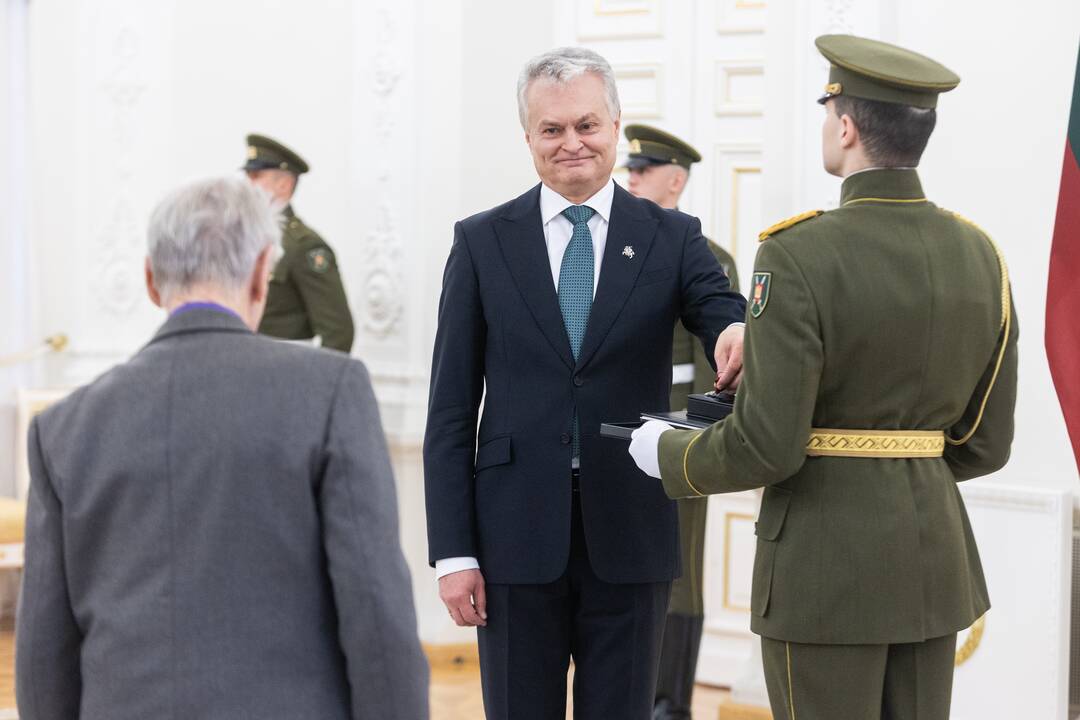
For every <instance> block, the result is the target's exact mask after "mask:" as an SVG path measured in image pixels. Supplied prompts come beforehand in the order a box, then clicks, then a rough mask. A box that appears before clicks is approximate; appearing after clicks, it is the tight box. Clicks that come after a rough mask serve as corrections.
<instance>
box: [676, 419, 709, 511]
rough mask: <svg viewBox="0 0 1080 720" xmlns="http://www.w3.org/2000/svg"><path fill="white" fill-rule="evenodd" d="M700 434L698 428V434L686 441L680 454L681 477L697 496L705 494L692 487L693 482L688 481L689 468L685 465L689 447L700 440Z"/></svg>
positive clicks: (688, 456)
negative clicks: (681, 454) (684, 448)
mask: <svg viewBox="0 0 1080 720" xmlns="http://www.w3.org/2000/svg"><path fill="white" fill-rule="evenodd" d="M701 434H702V431H700V430H699V431H698V434H697V435H695V436H694V437H693V439H691V440H690V442H688V443H687V444H686V450H685V451H684V452H683V456H682V474H683V479H685V480H686V485H687V486H688V487H689V488H690V489H691V490H693V491H694V492H696V493H697V496H698V497H704V496H705V493H703V492H701V491H700V490H698V489H697V488H696V487H694V483H692V482H690V471H689V470H688V469H687V467H686V461H687V460H688V459H689V458H690V448H692V447H694V443H696V442H697V441H698V440H700V439H701Z"/></svg>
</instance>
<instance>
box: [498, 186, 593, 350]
mask: <svg viewBox="0 0 1080 720" xmlns="http://www.w3.org/2000/svg"><path fill="white" fill-rule="evenodd" d="M495 232H496V234H497V235H498V237H499V246H500V247H501V248H502V253H503V258H504V259H505V260H506V265H507V267H509V268H510V274H511V275H512V276H513V278H514V282H516V283H517V286H518V290H519V291H520V292H521V296H522V297H523V298H524V299H525V304H526V305H527V306H528V307H529V311H530V312H531V313H532V315H533V318H534V319H535V320H536V324H537V325H538V326H539V327H540V331H541V332H542V333H543V334H544V337H546V338H547V341H548V342H549V343H550V344H551V347H552V349H553V350H554V351H555V352H556V353H557V354H558V355H559V357H560V358H562V361H563V362H564V363H566V366H567V367H570V368H572V367H574V356H573V353H572V352H571V350H570V338H569V337H568V336H567V334H566V325H565V323H564V322H563V316H562V310H560V309H559V295H558V291H557V290H556V289H555V284H554V283H553V282H552V279H551V264H550V262H549V260H548V254H547V244H546V243H545V242H544V226H543V224H542V222H541V220H540V186H539V185H537V186H536V187H535V188H533V189H532V190H530V191H529V192H527V193H525V194H524V195H522V196H521V197H519V198H518V199H517V202H515V203H514V205H513V206H511V208H510V210H509V212H508V213H507V214H506V216H504V217H501V218H499V219H498V221H497V222H496V223H495Z"/></svg>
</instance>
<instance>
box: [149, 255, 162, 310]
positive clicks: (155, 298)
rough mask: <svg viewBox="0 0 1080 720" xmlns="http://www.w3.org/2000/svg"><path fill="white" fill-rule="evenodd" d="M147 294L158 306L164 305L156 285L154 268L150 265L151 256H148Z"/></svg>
mask: <svg viewBox="0 0 1080 720" xmlns="http://www.w3.org/2000/svg"><path fill="white" fill-rule="evenodd" d="M145 267H146V294H147V295H148V296H149V297H150V302H152V303H154V304H155V305H157V306H158V307H162V304H161V293H159V292H158V289H157V288H156V287H155V286H154V269H153V268H152V267H150V258H149V257H148V258H146V265H145Z"/></svg>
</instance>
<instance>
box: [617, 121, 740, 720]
mask: <svg viewBox="0 0 1080 720" xmlns="http://www.w3.org/2000/svg"><path fill="white" fill-rule="evenodd" d="M623 132H625V133H626V139H627V140H629V141H630V153H629V155H628V156H627V159H626V167H627V169H628V170H629V171H630V181H629V184H628V189H629V190H630V192H631V193H632V194H634V195H636V196H637V197H643V198H645V199H647V200H652V201H653V202H654V203H656V204H657V205H659V206H660V207H663V208H676V207H678V205H679V198H680V197H681V196H682V193H683V190H684V189H685V188H686V183H687V181H688V180H689V179H690V166H691V165H693V164H694V163H696V162H700V161H701V154H700V153H699V152H698V151H697V150H695V149H694V148H693V147H692V146H691V145H690V144H688V143H686V142H683V141H682V140H680V139H679V138H677V137H675V136H674V135H671V134H670V133H666V132H664V131H663V130H659V129H657V128H654V127H650V126H648V125H627V126H626V128H625V129H624V131H623ZM709 249H710V250H711V251H712V254H713V255H714V256H715V257H716V259H717V261H718V262H719V263H720V266H721V267H722V268H723V269H724V272H725V273H726V274H727V276H728V280H730V282H731V288H732V289H733V290H734V291H735V292H738V291H739V276H738V272H737V271H736V269H735V260H734V259H733V258H732V257H731V255H729V254H728V252H727V251H726V250H724V249H723V248H722V247H720V246H719V245H717V244H716V243H714V242H712V241H709ZM671 361H672V368H671V383H672V384H671V409H672V410H685V409H686V396H687V395H689V394H690V393H692V392H699V393H701V392H708V391H710V390H712V389H713V383H714V382H715V381H716V371H715V370H714V369H713V366H712V362H711V361H710V358H709V356H708V355H706V353H705V350H704V348H703V347H702V346H701V344H700V343H699V342H697V341H696V340H695V339H694V337H693V336H692V335H691V334H690V333H689V332H688V331H687V330H686V328H684V327H683V326H682V323H678V324H677V325H676V326H675V339H674V343H673V347H672V352H671ZM678 506H679V544H680V549H681V551H682V568H683V573H682V576H681V577H679V578H678V579H676V580H675V582H674V583H673V584H672V586H671V603H670V604H669V606H668V616H667V623H666V625H665V627H664V641H663V645H662V647H661V650H660V675H659V677H658V680H657V686H656V703H655V707H654V710H653V718H654V720H689V718H690V700H691V696H692V694H693V691H694V675H695V673H696V670H697V658H698V650H699V649H700V647H701V631H702V626H703V625H704V622H705V602H704V597H703V590H702V574H703V572H704V560H705V520H706V511H707V508H708V499H707V498H682V499H680V500H679V501H678Z"/></svg>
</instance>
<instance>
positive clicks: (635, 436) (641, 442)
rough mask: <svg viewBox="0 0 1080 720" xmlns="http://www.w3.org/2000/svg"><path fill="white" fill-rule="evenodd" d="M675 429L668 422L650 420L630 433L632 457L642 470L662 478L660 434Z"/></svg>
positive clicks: (651, 475) (649, 474)
mask: <svg viewBox="0 0 1080 720" xmlns="http://www.w3.org/2000/svg"><path fill="white" fill-rule="evenodd" d="M674 429H675V428H673V427H672V426H670V425H668V424H667V423H666V422H661V421H659V420H650V421H648V422H647V423H645V424H644V425H642V426H641V427H639V428H638V429H637V430H635V431H634V432H633V433H632V434H631V435H630V438H631V439H630V457H632V458H634V462H635V463H637V466H638V467H639V468H641V472H643V473H645V474H646V475H648V476H650V477H654V478H656V479H657V480H659V479H660V454H659V450H660V436H661V435H663V434H664V433H665V432H667V431H668V430H674Z"/></svg>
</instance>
